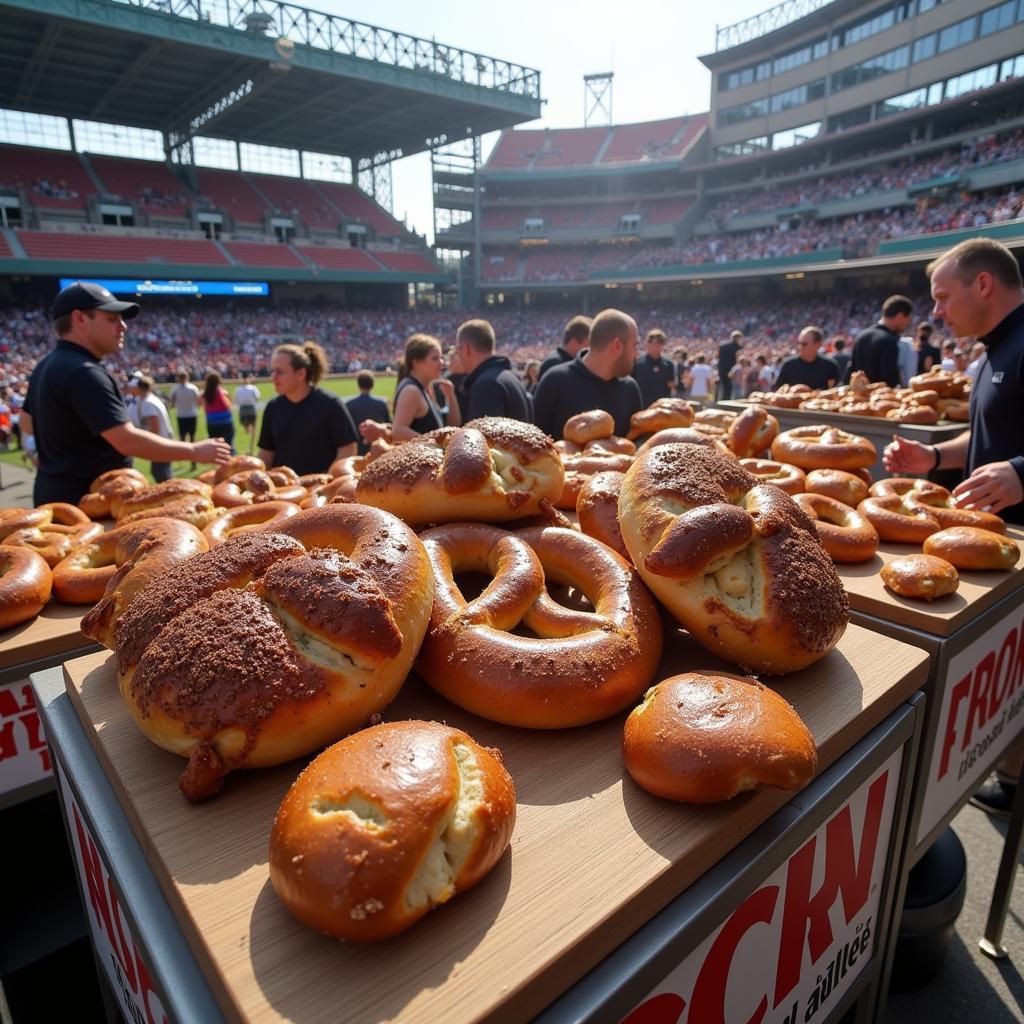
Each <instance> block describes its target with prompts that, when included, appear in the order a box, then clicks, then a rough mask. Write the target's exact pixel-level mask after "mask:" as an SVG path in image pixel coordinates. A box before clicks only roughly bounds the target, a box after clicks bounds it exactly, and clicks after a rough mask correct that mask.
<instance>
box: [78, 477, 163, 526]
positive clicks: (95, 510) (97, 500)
mask: <svg viewBox="0 0 1024 1024" xmlns="http://www.w3.org/2000/svg"><path fill="white" fill-rule="evenodd" d="M149 486H150V482H149V480H148V479H147V478H146V477H144V476H143V475H142V474H141V473H140V472H139V471H138V470H137V469H111V470H108V471H107V472H106V473H100V475H99V476H98V477H96V479H95V480H93V482H92V483H91V484H90V485H89V493H88V494H85V495H83V496H82V500H81V501H79V503H78V507H79V508H80V509H81V510H82V511H83V512H84V513H85V514H86V515H87V516H89V517H90V518H91V519H105V518H107V517H108V516H111V515H116V512H117V507H118V506H119V505H120V502H121V499H122V498H124V497H127V496H128V495H129V494H135V493H136V492H138V491H142V490H145V489H146V488H147V487H149Z"/></svg>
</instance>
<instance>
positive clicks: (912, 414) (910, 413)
mask: <svg viewBox="0 0 1024 1024" xmlns="http://www.w3.org/2000/svg"><path fill="white" fill-rule="evenodd" d="M886 415H887V416H888V418H889V419H891V420H896V421H897V422H899V423H911V424H923V425H924V426H933V425H934V424H936V423H938V422H939V412H938V410H937V409H933V408H932V407H931V406H930V405H901V406H898V407H896V408H894V409H890V410H889V411H888V412H887V413H886Z"/></svg>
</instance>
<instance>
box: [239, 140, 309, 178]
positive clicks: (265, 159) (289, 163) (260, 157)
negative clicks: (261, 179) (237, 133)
mask: <svg viewBox="0 0 1024 1024" xmlns="http://www.w3.org/2000/svg"><path fill="white" fill-rule="evenodd" d="M239 149H240V150H241V157H242V166H241V170H243V171H256V172H257V173H263V174H284V175H287V176H288V177H291V178H297V177H298V176H299V151H298V150H297V149H281V148H280V147H279V146H257V145H256V144H255V143H252V142H243V143H242V144H241V146H239Z"/></svg>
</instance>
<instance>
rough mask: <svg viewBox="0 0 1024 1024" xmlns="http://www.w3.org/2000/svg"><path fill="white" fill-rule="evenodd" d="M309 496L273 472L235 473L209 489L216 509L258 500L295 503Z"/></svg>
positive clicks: (295, 484)
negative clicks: (211, 490)
mask: <svg viewBox="0 0 1024 1024" xmlns="http://www.w3.org/2000/svg"><path fill="white" fill-rule="evenodd" d="M308 496H309V492H308V491H307V490H306V488H305V487H303V486H302V485H301V484H298V483H290V482H287V478H286V477H285V476H284V475H282V474H281V473H280V472H279V471H277V470H271V471H270V472H264V471H263V470H258V469H256V470H249V471H247V472H243V473H236V474H235V475H234V476H233V477H230V478H229V479H228V480H223V481H222V482H221V483H219V484H217V486H216V487H214V489H213V502H214V504H215V505H217V506H219V507H220V508H236V507H237V506H239V505H251V504H253V502H260V501H291V502H294V503H296V504H298V502H300V501H302V500H303V499H304V498H307V497H308Z"/></svg>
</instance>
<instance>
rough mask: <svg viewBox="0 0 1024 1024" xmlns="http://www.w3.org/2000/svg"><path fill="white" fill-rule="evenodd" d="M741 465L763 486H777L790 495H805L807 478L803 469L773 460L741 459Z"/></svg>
mask: <svg viewBox="0 0 1024 1024" xmlns="http://www.w3.org/2000/svg"><path fill="white" fill-rule="evenodd" d="M740 465H741V466H742V467H743V468H744V469H745V470H746V471H747V472H748V473H750V474H751V475H753V476H756V477H757V479H758V480H759V481H760V482H761V483H763V484H775V486H776V487H778V488H779V490H780V491H785V492H786V493H787V494H788V495H790V496H792V495H794V494H803V492H804V491H805V490H806V487H807V477H806V474H805V473H804V471H803V470H802V469H798V468H797V467H796V466H789V465H787V464H786V463H785V462H775V461H773V460H772V459H740Z"/></svg>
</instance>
